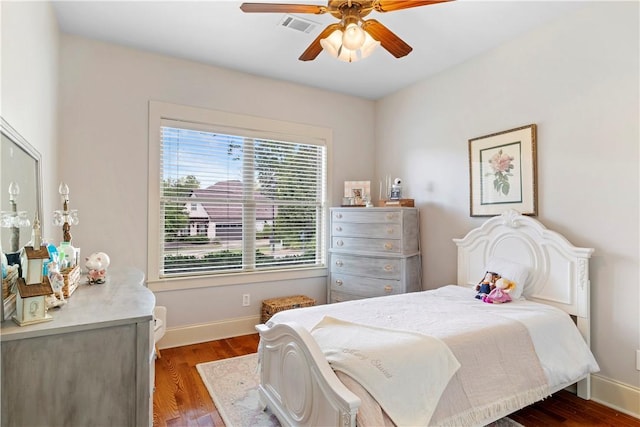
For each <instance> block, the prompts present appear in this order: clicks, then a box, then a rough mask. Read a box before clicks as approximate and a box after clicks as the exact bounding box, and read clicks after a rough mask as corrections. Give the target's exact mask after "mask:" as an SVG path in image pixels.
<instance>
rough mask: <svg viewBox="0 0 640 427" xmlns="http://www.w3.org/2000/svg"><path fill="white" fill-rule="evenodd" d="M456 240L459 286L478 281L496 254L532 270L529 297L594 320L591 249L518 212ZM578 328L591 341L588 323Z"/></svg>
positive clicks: (526, 287)
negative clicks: (591, 288) (591, 307)
mask: <svg viewBox="0 0 640 427" xmlns="http://www.w3.org/2000/svg"><path fill="white" fill-rule="evenodd" d="M454 242H455V243H456V245H458V285H465V286H466V285H475V284H476V283H478V281H479V280H480V279H481V278H482V276H483V275H484V272H485V265H486V264H487V261H488V260H489V258H491V257H492V256H498V257H500V258H506V259H509V260H511V261H514V262H517V263H520V264H523V265H525V266H527V267H529V279H528V281H527V284H526V285H525V288H524V290H523V294H524V296H525V297H526V298H527V299H529V300H533V301H537V302H541V303H544V304H549V305H553V306H555V307H558V308H559V309H561V310H564V311H566V312H567V313H569V314H571V315H573V316H576V317H578V319H584V320H587V319H588V318H589V257H590V256H591V254H592V253H593V249H592V248H578V247H575V246H573V245H572V244H571V243H569V241H568V240H567V239H566V238H565V237H564V236H562V235H561V234H559V233H557V232H555V231H551V230H548V229H547V228H546V227H545V226H544V225H542V224H541V223H540V222H539V221H537V220H535V219H533V218H532V217H529V216H523V215H521V214H520V213H518V212H517V211H514V210H508V211H506V212H504V213H503V214H502V215H500V216H496V217H492V218H491V219H489V220H487V221H486V222H485V223H484V224H482V226H480V227H478V228H476V229H474V230H471V231H470V232H469V233H468V234H467V235H466V236H465V237H463V238H462V239H454ZM579 323H580V321H579ZM578 326H579V328H580V329H581V332H582V333H583V335H585V333H586V336H585V338H586V339H587V342H589V337H588V323H586V324H583V325H582V326H581V325H580V324H579V325H578ZM583 327H586V330H582V328H583Z"/></svg>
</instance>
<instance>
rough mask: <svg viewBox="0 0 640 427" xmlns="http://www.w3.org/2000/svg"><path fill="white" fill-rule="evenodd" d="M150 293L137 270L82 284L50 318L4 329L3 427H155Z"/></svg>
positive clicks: (118, 271) (7, 323)
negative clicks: (41, 321) (98, 281)
mask: <svg viewBox="0 0 640 427" xmlns="http://www.w3.org/2000/svg"><path fill="white" fill-rule="evenodd" d="M154 305H155V297H154V295H153V293H152V292H151V291H150V290H149V289H147V288H146V287H145V286H144V274H143V273H142V272H141V271H140V270H136V269H115V268H114V269H111V270H109V274H108V276H107V280H106V282H105V283H104V284H99V285H84V284H81V285H80V286H79V287H78V289H77V290H76V291H75V292H74V294H73V296H71V297H70V298H69V299H68V303H67V304H66V305H64V306H63V307H61V308H59V309H53V310H52V311H51V314H52V316H53V320H52V321H50V322H45V323H38V324H34V325H29V326H23V327H20V326H18V325H16V324H15V323H14V322H13V321H11V320H7V321H4V322H3V323H2V327H1V328H0V341H1V352H2V361H1V366H2V372H1V374H2V390H1V393H2V407H1V409H2V416H1V423H2V426H51V425H65V426H67V425H68V426H118V427H124V426H132V427H135V426H150V425H152V423H153V416H152V410H153V400H152V399H153V395H152V392H153V378H154V371H153V369H154V363H153V359H154V356H153V354H154V353H153V348H154V347H153V333H152V331H153V327H152V313H153V307H154Z"/></svg>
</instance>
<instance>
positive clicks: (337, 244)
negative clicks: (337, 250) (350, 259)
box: [336, 240, 344, 246]
mask: <svg viewBox="0 0 640 427" xmlns="http://www.w3.org/2000/svg"><path fill="white" fill-rule="evenodd" d="M342 245H344V242H343V241H342V240H338V241H336V246H342Z"/></svg>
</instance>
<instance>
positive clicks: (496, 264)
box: [485, 257, 529, 299]
mask: <svg viewBox="0 0 640 427" xmlns="http://www.w3.org/2000/svg"><path fill="white" fill-rule="evenodd" d="M485 271H491V272H494V273H498V274H499V275H500V276H501V277H504V278H505V279H509V280H511V281H514V282H516V288H515V289H512V290H511V293H510V295H511V298H512V299H518V298H520V297H521V296H522V290H523V289H524V287H525V285H526V283H527V278H528V277H529V268H528V267H527V266H525V265H522V264H519V263H517V262H514V261H509V260H508V259H504V258H499V257H493V258H491V259H489V262H488V263H487V266H486V268H485Z"/></svg>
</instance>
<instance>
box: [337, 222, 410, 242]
mask: <svg viewBox="0 0 640 427" xmlns="http://www.w3.org/2000/svg"><path fill="white" fill-rule="evenodd" d="M332 227H333V228H332V230H331V235H332V236H336V237H338V236H346V237H370V238H372V239H400V238H401V237H402V226H401V225H400V224H395V223H390V224H367V223H355V222H334V223H333V224H332Z"/></svg>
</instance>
